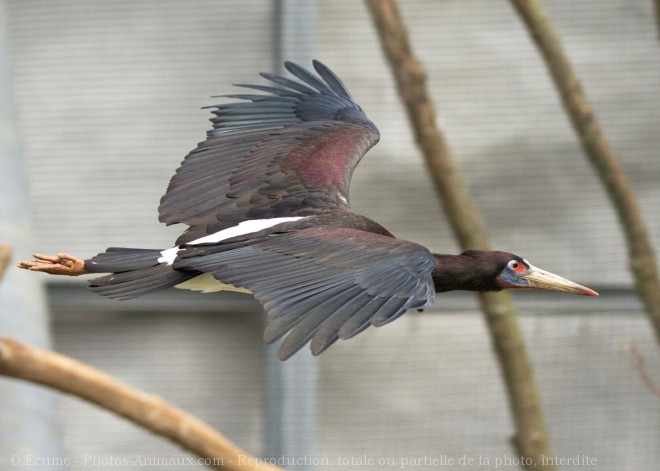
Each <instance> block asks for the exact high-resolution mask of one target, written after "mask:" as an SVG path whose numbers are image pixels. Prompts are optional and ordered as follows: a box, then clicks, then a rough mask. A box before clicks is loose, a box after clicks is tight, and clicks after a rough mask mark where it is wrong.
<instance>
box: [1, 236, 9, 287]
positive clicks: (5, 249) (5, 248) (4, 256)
mask: <svg viewBox="0 0 660 471" xmlns="http://www.w3.org/2000/svg"><path fill="white" fill-rule="evenodd" d="M10 261H11V247H10V246H9V245H7V244H5V243H4V242H0V281H2V277H3V276H4V274H5V272H6V271H7V267H8V266H9V262H10Z"/></svg>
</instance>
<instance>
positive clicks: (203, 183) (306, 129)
mask: <svg viewBox="0 0 660 471" xmlns="http://www.w3.org/2000/svg"><path fill="white" fill-rule="evenodd" d="M285 66H286V68H287V69H288V70H289V72H291V73H292V74H293V75H294V76H295V77H297V78H298V79H299V80H300V81H294V80H290V79H286V78H283V77H279V76H276V75H270V74H265V73H264V74H261V75H262V76H263V77H265V78H266V79H268V80H270V81H271V82H274V83H275V84H277V85H279V87H273V86H264V85H240V86H242V87H246V88H251V89H255V90H258V91H261V92H265V94H238V95H229V97H231V98H238V99H242V100H244V101H242V102H237V103H229V104H223V105H218V106H215V107H212V108H214V109H213V114H214V115H215V117H214V118H212V119H211V121H212V123H213V129H212V130H210V131H209V132H208V134H207V139H206V140H205V141H204V142H201V143H200V144H199V145H198V146H197V148H196V149H194V150H193V151H192V152H190V154H188V156H186V158H185V160H184V161H183V163H182V164H181V166H180V167H179V168H178V169H177V171H176V174H175V175H174V177H172V179H171V181H170V184H169V187H168V189H167V192H166V193H165V195H164V196H163V198H162V199H161V203H160V206H159V208H158V211H159V220H160V221H161V222H164V223H166V224H168V225H169V224H175V223H184V224H188V225H189V226H190V228H189V229H188V231H187V232H186V233H185V234H184V235H183V236H182V237H181V238H180V239H179V240H178V241H177V242H178V243H179V244H181V243H185V242H188V241H191V240H193V239H196V238H199V237H203V236H205V235H208V234H211V233H214V232H217V231H219V230H222V229H224V228H227V227H230V226H233V225H235V224H236V223H237V222H240V221H243V220H246V219H264V218H271V217H282V216H296V215H306V214H308V213H309V212H310V211H313V208H314V207H319V206H323V207H328V206H331V207H332V206H333V205H343V206H346V205H348V200H349V195H348V192H349V183H350V179H351V175H352V173H353V169H354V168H355V166H356V165H357V164H358V162H359V161H360V159H361V158H362V156H363V155H364V154H365V153H366V152H367V150H369V148H371V147H372V146H373V145H374V144H375V143H376V142H378V139H379V133H378V129H377V128H376V127H375V126H374V124H373V123H372V122H371V121H369V119H368V118H367V116H366V115H365V114H364V112H363V111H362V109H361V108H360V107H359V106H358V105H357V103H355V102H354V101H353V99H352V98H351V96H350V94H349V93H348V91H347V90H346V87H345V86H344V85H343V84H342V82H341V80H340V79H339V78H338V77H337V76H336V75H335V74H334V73H333V72H332V71H331V70H330V69H328V68H327V67H326V66H324V65H323V64H321V63H320V62H318V61H314V68H315V69H316V72H317V73H318V75H319V76H318V77H317V76H315V75H313V74H312V73H310V72H309V71H307V70H305V69H304V68H302V67H300V66H298V65H296V64H293V63H290V62H287V63H285Z"/></svg>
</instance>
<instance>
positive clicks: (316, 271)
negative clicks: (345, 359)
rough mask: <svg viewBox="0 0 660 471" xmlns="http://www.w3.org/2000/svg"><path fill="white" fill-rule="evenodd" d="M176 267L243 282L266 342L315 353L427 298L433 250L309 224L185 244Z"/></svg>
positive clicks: (285, 353)
mask: <svg viewBox="0 0 660 471" xmlns="http://www.w3.org/2000/svg"><path fill="white" fill-rule="evenodd" d="M174 267H175V268H177V269H186V270H196V271H203V272H209V273H212V274H213V276H214V277H215V278H217V279H218V280H220V281H222V282H223V283H229V284H232V285H234V286H239V287H242V288H247V289H249V290H251V291H252V292H254V294H255V297H256V298H257V300H258V301H259V302H260V303H261V304H262V306H263V307H264V309H265V311H266V312H267V314H268V319H269V321H268V325H267V327H266V331H265V333H264V339H265V340H266V342H269V343H270V342H274V341H276V340H277V339H279V338H281V337H283V336H286V337H285V340H284V341H283V342H282V345H281V346H280V350H279V356H280V358H282V359H286V358H288V357H290V356H291V355H293V354H294V353H295V352H296V351H298V350H299V349H300V348H301V347H302V346H303V345H305V344H306V343H308V342H309V341H310V340H311V341H312V344H311V348H312V353H313V354H315V355H318V354H319V353H321V352H322V351H324V350H325V349H326V348H328V347H329V346H330V345H331V344H332V343H334V342H335V341H336V340H337V339H339V338H350V337H352V336H354V335H357V334H358V333H359V332H362V331H363V330H364V329H365V328H367V327H368V326H369V325H374V326H381V325H384V324H386V323H388V322H391V321H392V320H394V319H396V318H398V317H399V316H401V315H402V314H403V313H404V312H405V311H406V310H408V309H411V308H419V307H423V306H426V305H428V304H430V303H431V302H432V301H433V298H434V295H435V292H434V289H433V282H432V279H431V271H432V268H433V256H432V255H431V253H430V252H429V251H428V250H427V249H426V248H424V247H422V246H420V245H417V244H413V243H411V242H406V241H402V240H399V239H395V238H393V237H388V236H384V235H379V234H375V233H370V232H364V231H361V230H357V229H348V228H338V227H327V226H323V227H315V228H311V229H302V230H298V231H294V232H287V233H277V234H272V235H269V236H264V237H261V238H256V239H247V240H245V241H244V245H243V246H241V247H236V245H235V242H234V243H232V244H228V245H227V246H226V247H225V245H224V244H222V243H220V244H214V245H209V246H203V245H195V246H194V247H192V248H189V247H186V249H185V250H182V251H180V252H179V254H178V258H177V260H176V261H175V263H174Z"/></svg>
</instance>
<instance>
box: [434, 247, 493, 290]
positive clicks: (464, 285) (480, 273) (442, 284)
mask: <svg viewBox="0 0 660 471" xmlns="http://www.w3.org/2000/svg"><path fill="white" fill-rule="evenodd" d="M433 257H434V258H435V265H434V267H433V284H434V285H435V291H436V292H437V293H442V292H444V291H454V290H466V291H498V290H500V289H501V288H500V287H498V286H497V284H496V281H495V279H494V276H489V275H490V274H489V273H487V272H486V270H485V267H483V266H482V264H481V263H479V260H475V258H474V257H470V256H468V255H463V254H461V255H446V254H433Z"/></svg>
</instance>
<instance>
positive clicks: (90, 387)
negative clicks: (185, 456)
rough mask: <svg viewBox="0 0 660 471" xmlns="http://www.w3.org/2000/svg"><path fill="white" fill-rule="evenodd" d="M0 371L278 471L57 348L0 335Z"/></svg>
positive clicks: (246, 470) (238, 462) (217, 460)
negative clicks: (0, 336)
mask: <svg viewBox="0 0 660 471" xmlns="http://www.w3.org/2000/svg"><path fill="white" fill-rule="evenodd" d="M0 375H4V376H11V377H14V378H21V379H24V380H27V381H31V382H33V383H38V384H42V385H44V386H48V387H51V388H54V389H59V390H60V391H62V392H65V393H69V394H73V395H75V396H78V397H80V398H81V399H84V400H86V401H89V402H91V403H94V404H96V405H98V406H101V407H103V408H104V409H107V410H109V411H111V412H114V413H115V414H117V415H120V416H122V417H125V418H127V419H128V420H130V421H132V422H134V423H136V424H137V425H140V426H142V427H144V428H146V429H148V430H150V431H151V432H153V433H155V434H158V435H161V436H163V437H165V438H168V439H170V440H171V441H173V442H174V443H177V444H179V445H181V446H182V447H183V448H185V449H186V450H188V451H190V452H192V453H194V454H196V455H197V456H199V457H201V458H204V459H206V461H207V462H208V463H211V464H209V466H210V467H213V468H217V469H224V470H231V471H282V468H279V467H277V466H272V465H269V464H266V463H264V462H263V461H260V460H258V459H255V458H253V457H252V456H250V455H249V454H248V453H247V452H245V451H243V450H241V449H240V448H239V447H237V446H236V445H235V444H233V443H232V442H230V441H229V440H228V439H227V438H225V437H224V436H222V435H221V434H220V433H218V432H217V431H215V430H214V429H212V428H211V427H209V426H208V425H206V424H205V423H204V422H202V421H201V420H199V419H197V418H195V417H193V416H191V415H190V414H188V413H186V412H184V411H182V410H180V409H177V408H176V407H174V406H173V405H172V404H170V403H168V402H166V401H164V400H163V399H161V398H159V397H157V396H154V395H151V394H146V393H144V392H141V391H138V390H136V389H134V388H131V387H130V386H127V385H125V384H123V383H121V382H119V381H117V380H116V379H114V378H112V377H111V376H109V375H108V374H106V373H103V372H101V371H99V370H97V369H95V368H92V367H90V366H87V365H85V364H83V363H80V362H78V361H76V360H74V359H72V358H69V357H66V356H64V355H61V354H59V353H54V352H49V351H46V350H39V349H36V348H33V347H30V346H28V345H25V344H22V343H20V342H18V341H16V340H14V339H11V338H8V337H3V338H0Z"/></svg>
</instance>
